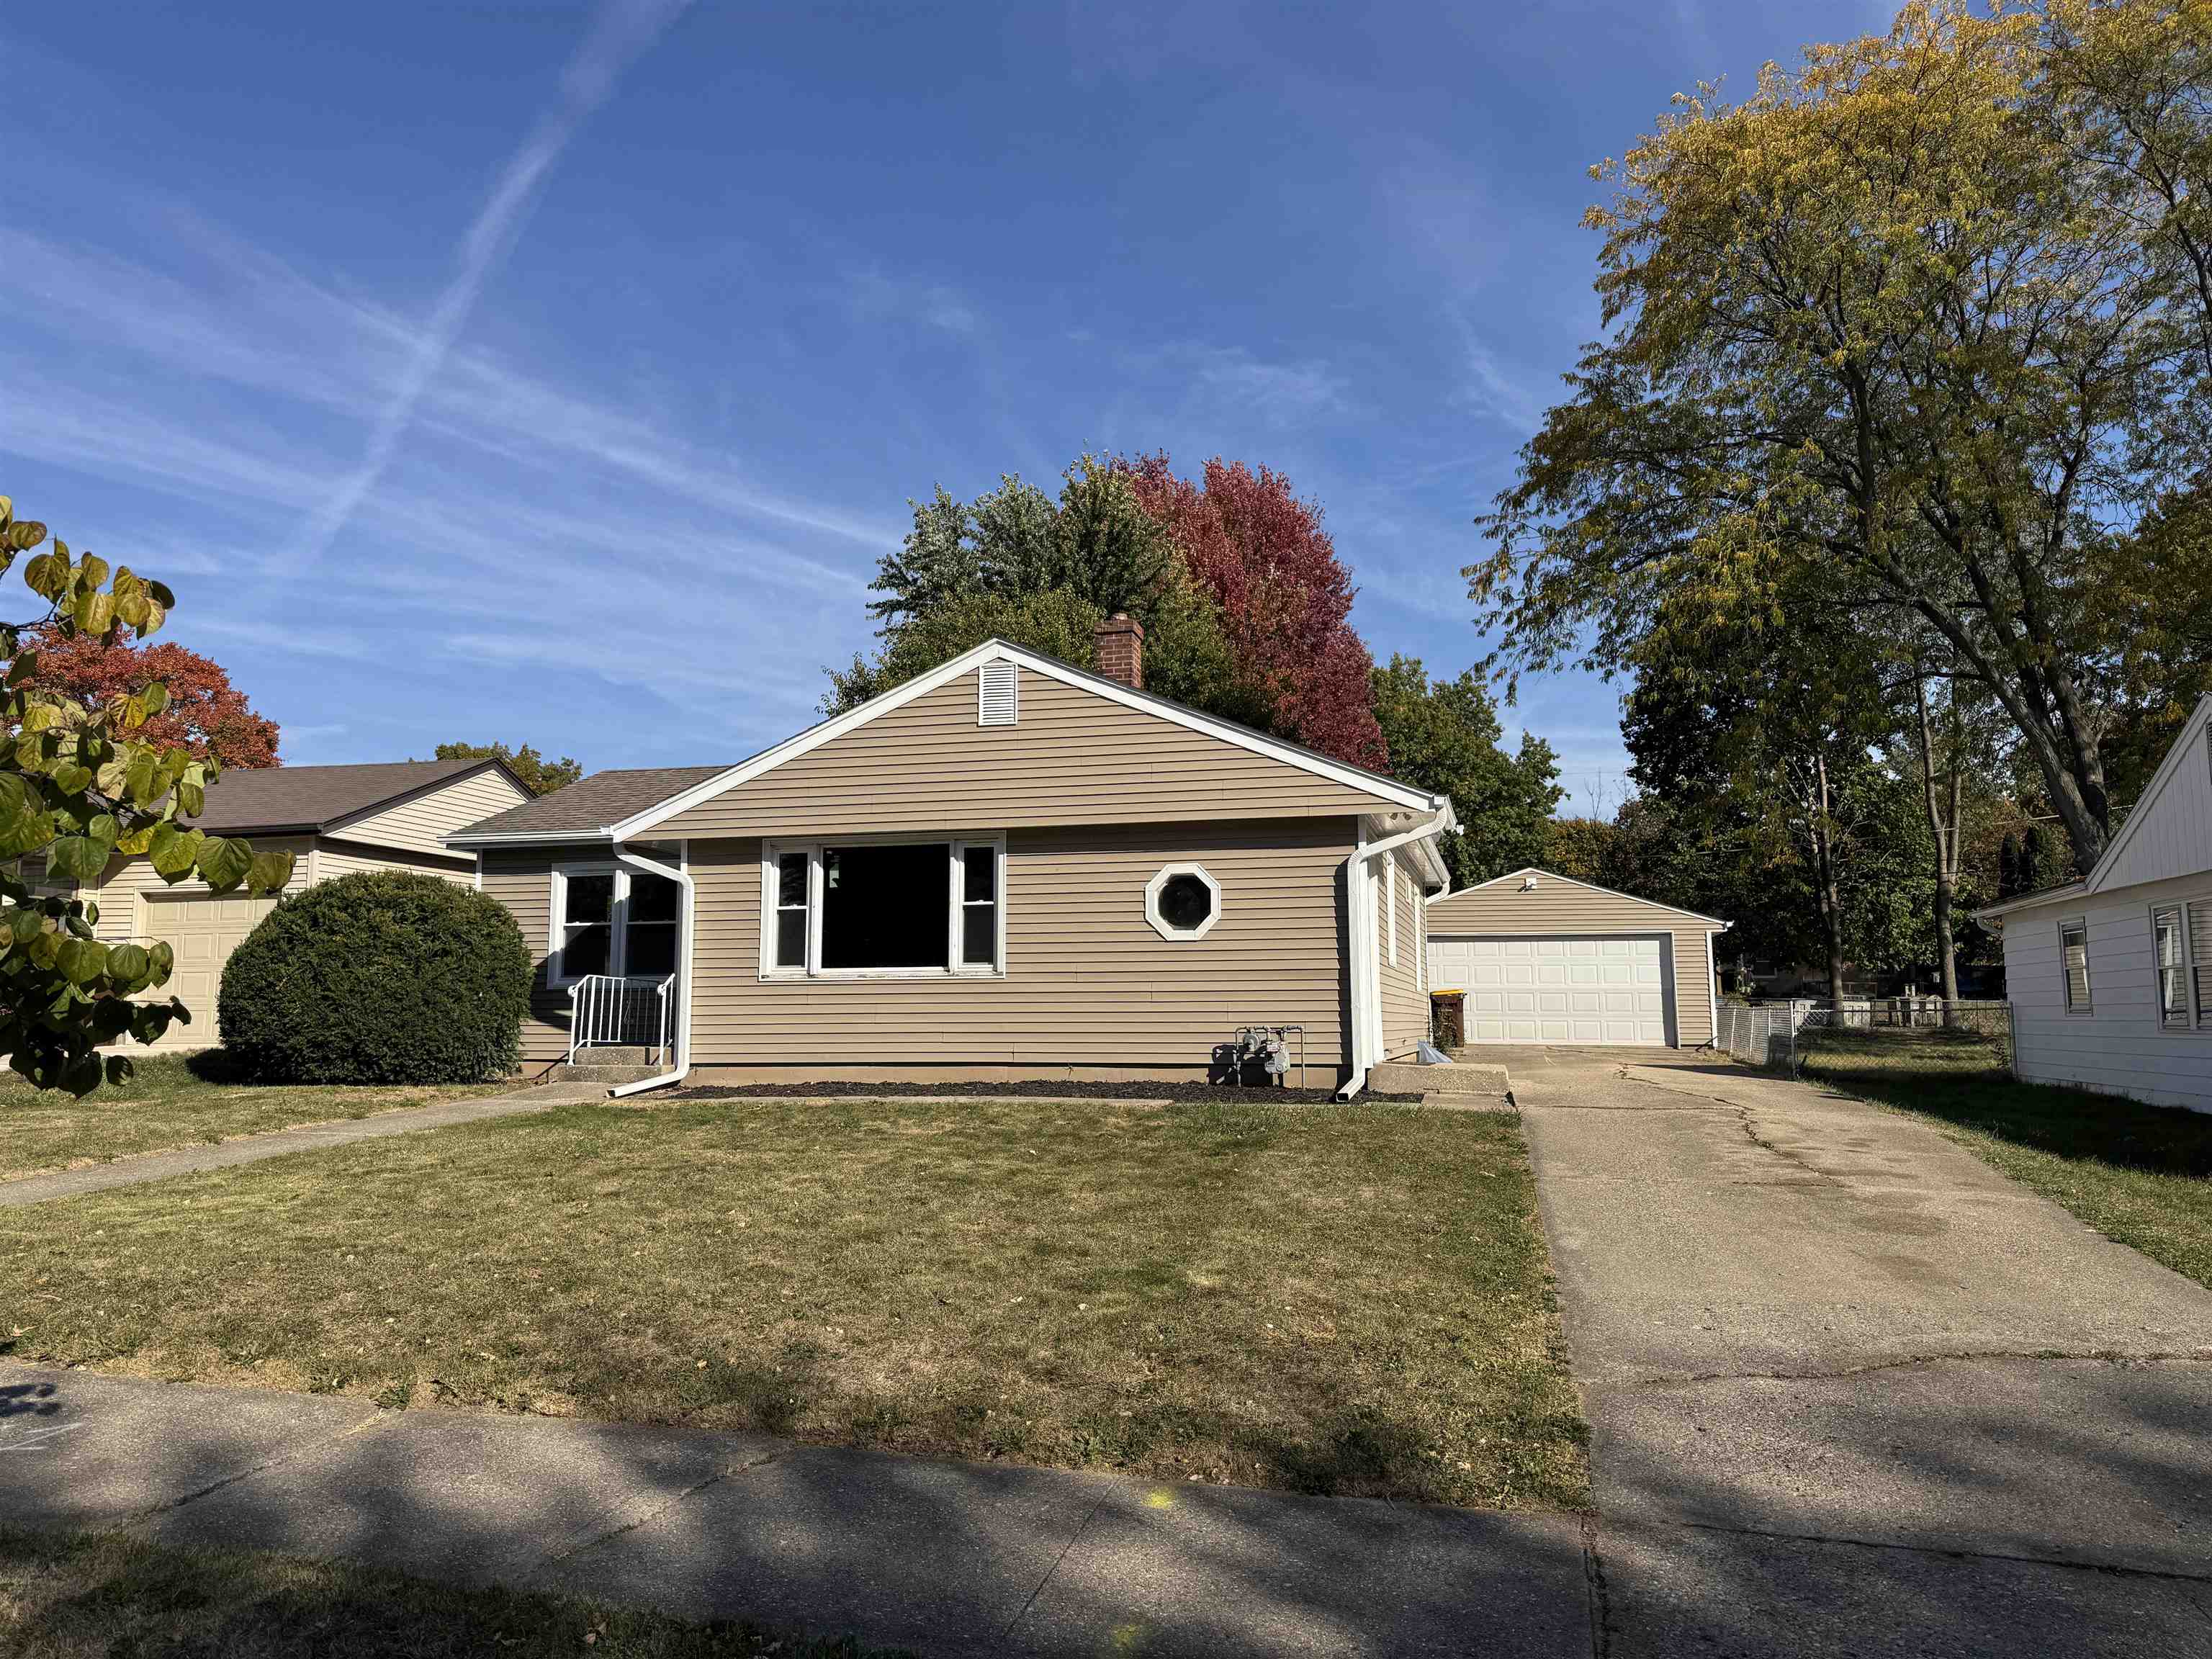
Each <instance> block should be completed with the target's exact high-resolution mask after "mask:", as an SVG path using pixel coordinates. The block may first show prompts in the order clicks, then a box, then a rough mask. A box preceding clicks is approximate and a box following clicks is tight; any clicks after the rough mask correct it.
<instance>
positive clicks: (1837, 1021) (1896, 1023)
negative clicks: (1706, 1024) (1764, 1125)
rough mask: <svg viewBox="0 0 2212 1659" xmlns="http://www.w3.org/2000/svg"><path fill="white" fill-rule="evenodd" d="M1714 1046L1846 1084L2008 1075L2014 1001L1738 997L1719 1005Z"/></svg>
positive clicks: (1758, 1062)
mask: <svg viewBox="0 0 2212 1659" xmlns="http://www.w3.org/2000/svg"><path fill="white" fill-rule="evenodd" d="M1718 1012H1719V1018H1718V1020H1717V1026H1718V1030H1717V1033H1716V1035H1715V1039H1714V1041H1715V1042H1716V1044H1717V1046H1718V1047H1720V1048H1724V1049H1726V1050H1727V1051H1728V1052H1729V1054H1733V1055H1735V1058H1737V1059H1738V1060H1745V1061H1747V1062H1748V1063H1749V1064H1751V1065H1753V1066H1769V1067H1771V1068H1772V1069H1774V1070H1776V1071H1783V1072H1787V1073H1790V1076H1792V1077H1817V1078H1822V1079H1827V1080H1829V1081H1832V1082H1838V1083H1848V1082H1850V1081H1852V1080H1853V1079H1880V1078H1888V1079H1899V1080H1904V1079H1910V1078H1912V1077H1916V1076H1917V1077H1945V1078H1963V1077H2007V1076H2009V1075H2010V1074H2011V1073H2012V1060H2013V1032H2012V1005H2011V1004H2010V1003H2008V1002H1953V1003H1948V1004H1947V1003H1945V1002H1944V1001H1943V1000H1942V999H1941V998H1939V997H1874V998H1869V999H1867V1000H1861V1001H1850V1000H1847V1001H1843V1002H1810V1001H1805V1000H1798V1001H1792V1002H1769V1003H1742V1002H1723V1004H1722V1005H1721V1006H1720V1009H1719V1011H1718Z"/></svg>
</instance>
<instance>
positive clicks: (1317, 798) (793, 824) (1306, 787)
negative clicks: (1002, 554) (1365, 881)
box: [652, 671, 1390, 837]
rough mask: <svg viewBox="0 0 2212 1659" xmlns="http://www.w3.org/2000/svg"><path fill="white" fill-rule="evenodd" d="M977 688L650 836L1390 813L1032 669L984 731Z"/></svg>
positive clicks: (917, 706) (905, 713)
mask: <svg viewBox="0 0 2212 1659" xmlns="http://www.w3.org/2000/svg"><path fill="white" fill-rule="evenodd" d="M975 690H976V688H975V675H974V674H973V673H968V674H963V675H962V676H961V677H960V678H957V679H955V680H952V681H951V682H949V683H948V684H945V685H941V686H939V687H938V688H937V690H934V691H932V692H929V693H928V694H927V695H926V696H921V697H917V698H916V699H915V701H914V702H910V703H908V704H907V705H906V706H905V707H904V708H895V709H893V710H891V711H890V713H889V714H883V715H879V716H878V717H877V718H876V719H875V720H871V721H870V722H868V724H866V726H860V727H858V728H857V729H855V730H854V731H851V732H847V733H845V735H843V736H842V737H840V738H835V739H833V740H831V741H830V742H829V743H826V744H823V746H822V747H821V748H819V749H817V750H813V751H812V752H811V753H810V754H805V755H802V756H800V757H798V758H797V759H795V760H790V761H787V762H785V763H783V764H782V765H781V766H779V767H777V768H775V769H774V770H773V771H770V772H767V773H764V774H763V775H761V776H760V777H757V778H756V779H754V780H753V781H751V782H750V783H747V784H744V785H741V786H740V787H738V788H736V789H733V790H732V791H730V792H728V793H726V794H722V795H719V796H716V797H715V798H714V799H712V800H708V801H703V802H702V803H700V804H699V805H696V806H694V807H692V808H691V809H690V811H685V812H683V813H679V814H678V816H677V817H673V818H671V819H670V820H668V822H666V823H663V824H659V825H657V826H656V827H655V828H654V829H653V832H652V833H653V835H654V836H694V837H697V836H763V835H764V836H805V835H825V834H826V835H849V834H856V833H863V832H866V831H870V830H874V829H880V828H882V827H883V826H884V824H886V823H895V824H896V825H898V826H899V827H900V828H902V829H963V828H972V827H974V826H975V825H976V824H978V823H990V824H995V825H998V826H1000V827H1002V828H1009V829H1011V828H1016V827H1022V826H1038V825H1078V824H1127V823H1186V822H1193V821H1199V822H1218V821H1220V820H1222V819H1224V818H1230V817H1240V818H1285V817H1346V816H1349V815H1351V814H1353V813H1359V812H1372V811H1378V810H1385V809H1386V808H1388V807H1389V805H1390V804H1389V803H1385V802H1383V801H1381V800H1379V799H1377V798H1376V797H1375V796H1373V795H1370V794H1367V793H1364V791H1360V790H1356V789H1352V788H1347V787H1345V786H1343V785H1341V784H1338V783H1334V782H1331V781H1328V779H1326V778H1320V777H1316V776H1315V775H1313V774H1312V773H1310V772H1306V771H1302V770H1300V769H1298V768H1297V767H1294V766H1290V765H1287V764H1285V763H1283V762H1281V761H1277V760H1271V759H1268V758H1267V757H1264V756H1261V755H1255V754H1252V753H1250V752H1249V751H1248V750H1242V749H1239V748H1237V746H1236V745H1235V744H1230V743H1227V742H1225V741H1223V740H1222V739H1221V738H1215V737H1209V736H1206V735H1205V734H1203V733H1201V732H1193V731H1190V730H1188V728H1186V727H1183V726H1177V725H1175V724H1174V723H1173V722H1171V721H1169V720H1163V719H1161V718H1159V717H1158V715H1155V714H1146V713H1143V712H1141V711H1139V710H1137V709H1133V708H1126V707H1124V706H1123V705H1121V704H1120V703H1117V702H1112V701H1110V700H1109V699H1108V698H1105V697H1103V696H1099V695H1098V694H1097V693H1096V692H1094V691H1087V690H1081V689H1079V688H1078V687H1075V686H1071V685H1064V684H1060V682H1059V681H1057V680H1052V679H1048V678H1045V677H1044V676H1043V675H1041V674H1036V673H1031V672H1028V671H1024V673H1023V675H1022V683H1021V720H1020V723H1019V724H1018V725H1014V726H978V725H977V724H976V723H975Z"/></svg>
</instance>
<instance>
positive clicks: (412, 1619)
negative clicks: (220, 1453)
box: [0, 1529, 889, 1659]
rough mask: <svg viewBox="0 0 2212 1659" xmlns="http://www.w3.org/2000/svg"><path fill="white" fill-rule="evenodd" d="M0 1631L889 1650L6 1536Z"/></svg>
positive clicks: (318, 1564)
mask: <svg viewBox="0 0 2212 1659" xmlns="http://www.w3.org/2000/svg"><path fill="white" fill-rule="evenodd" d="M0 1638H7V1640H8V1642H9V1650H10V1651H14V1652H29V1653H37V1654H41V1655H47V1656H53V1659H93V1656H94V1655H108V1654H117V1653H133V1654H164V1655H185V1654H192V1655H198V1654H208V1655H214V1654H224V1655H239V1656H249V1659H276V1656H278V1655H291V1654H305V1653H313V1654H319V1655H327V1656H331V1659H384V1656H392V1659H399V1656H403V1655H404V1656H408V1659H416V1656H422V1655H448V1654H450V1655H460V1654H477V1653H499V1654H502V1655H530V1654H546V1655H551V1654H562V1655H567V1654H574V1653H578V1652H592V1653H594V1654H607V1655H641V1656H642V1655H652V1656H655V1659H690V1656H705V1655H717V1656H719V1655H725V1654H728V1655H744V1656H757V1655H759V1654H762V1653H780V1654H782V1655H784V1656H787V1659H866V1656H867V1655H871V1654H879V1653H880V1654H884V1656H885V1659H889V1654H888V1651H887V1650H878V1649H866V1648H862V1647H861V1646H860V1645H859V1644H858V1643H856V1642H854V1640H852V1639H851V1638H842V1639H836V1640H827V1641H825V1640H819V1639H813V1640H810V1639H808V1638H805V1637H802V1636H798V1635H795V1634H793V1632H787V1631H786V1632H778V1631H775V1630H771V1629H767V1628H763V1627H762V1626H755V1625H750V1624H744V1623H734V1622H716V1623H711V1624H691V1623H688V1622H686V1621H684V1620H677V1619H672V1618H670V1617H668V1616H666V1615H665V1614H662V1613H652V1612H647V1611H644V1610H641V1609H636V1608H624V1607H609V1606H606V1605H604V1604H601V1603H598V1602H592V1601H582V1600H580V1599H576V1598H572V1597H569V1596H565V1595H546V1594H538V1593H532V1592H526V1591H518V1590H509V1589H486V1588H460V1587H456V1586H451V1585H444V1584H434V1583H427V1582H425V1581H423V1580H422V1579H418V1578H412V1577H405V1576H403V1575H401V1574H398V1573H393V1572H385V1571H376V1570H374V1569H371V1568H367V1567H361V1566H354V1565H347V1564H343V1563H340V1562H334V1561H310V1560H303V1559H296V1558H293V1557H288V1556H281V1555H259V1554H245V1553H198V1552H197V1551H185V1550H173V1549H166V1548H161V1547H155V1546H152V1545H149V1544H143V1543H139V1542H136V1541H126V1540H124V1539H122V1538H119V1537H114V1536H107V1537H82V1536H68V1535H63V1536H47V1535H42V1534H35V1533H27V1532H16V1531H10V1530H5V1529H0ZM15 1644H21V1645H15Z"/></svg>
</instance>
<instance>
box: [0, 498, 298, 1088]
mask: <svg viewBox="0 0 2212 1659" xmlns="http://www.w3.org/2000/svg"><path fill="white" fill-rule="evenodd" d="M46 539H47V537H46V526H45V525H43V524H40V523H38V522H36V521H34V520H23V519H17V518H16V517H15V504H14V503H13V502H12V501H9V500H8V498H7V497H5V496H0V573H4V572H5V571H6V570H7V569H8V568H9V567H10V566H12V565H13V564H14V563H15V561H16V560H17V559H18V558H20V557H21V556H23V555H24V554H27V553H29V554H33V557H31V558H30V559H29V560H28V561H27V562H26V563H25V564H24V567H23V580H24V581H25V583H26V584H27V586H29V588H30V590H31V592H33V593H34V594H36V595H37V596H38V597H39V598H40V599H42V600H43V601H45V602H46V605H47V606H48V607H49V608H48V611H47V612H46V616H45V617H43V618H41V619H40V623H39V624H34V625H36V626H40V627H41V628H42V637H46V638H52V639H58V640H63V641H67V640H70V639H73V638H78V637H89V638H94V639H100V640H106V641H115V640H118V639H120V638H121V637H122V636H123V635H124V634H125V632H126V631H128V632H130V633H131V634H134V635H137V637H138V638H140V639H144V638H145V637H146V636H147V635H150V634H152V633H153V632H154V631H155V629H158V628H160V627H161V624H162V623H163V621H164V620H166V619H167V616H168V613H169V611H170V609H171V607H172V606H173V605H175V603H176V599H175V597H174V596H173V594H172V593H171V592H169V590H168V589H167V587H165V586H162V585H161V583H160V582H157V581H150V580H148V579H147V578H145V577H143V576H141V575H139V574H137V573H136V572H135V571H133V570H131V568H129V567H128V566H118V567H114V568H112V569H111V568H110V566H109V565H108V563H107V562H106V560H105V559H101V558H98V557H96V556H94V555H92V554H90V553H85V554H82V555H77V556H72V555H71V554H70V550H69V548H68V546H67V544H64V542H63V541H62V540H61V539H60V538H58V537H57V538H54V540H53V544H52V547H51V548H50V549H49V550H47V551H46V552H43V553H40V552H37V551H36V550H37V549H39V548H40V547H41V546H43V545H45V544H46ZM26 631H27V630H26V629H24V628H23V627H21V626H19V625H17V624H15V623H0V653H4V654H5V655H6V657H7V659H8V667H7V671H6V674H5V677H4V679H0V719H4V720H5V722H6V726H7V728H8V731H9V733H10V735H11V738H12V742H11V743H10V745H9V749H8V750H7V753H6V757H5V759H4V761H0V860H11V861H13V862H12V863H11V866H10V867H11V868H12V869H13V870H15V871H17V872H20V871H21V867H22V866H21V860H24V859H25V858H27V857H33V856H35V857H38V858H40V859H41V860H43V861H44V864H45V867H46V878H47V880H46V884H53V883H70V884H84V883H90V882H95V881H98V880H99V879H100V876H101V875H102V873H103V872H105V871H106V868H107V865H108V861H109V860H111V859H113V858H116V857H118V856H131V855H136V854H144V855H145V856H146V858H147V860H149V862H150V863H151V864H152V866H153V867H154V870H155V873H157V874H158V875H160V876H161V878H162V880H164V881H166V882H170V883H176V882H180V881H185V880H187V879H190V878H193V877H197V878H199V879H201V880H202V881H204V882H205V883H206V884H208V886H209V887H210V888H211V889H213V890H215V891H216V892H218V893H226V892H230V891H233V890H236V889H238V888H240V887H241V886H242V887H244V888H245V889H246V890H247V891H249V892H255V893H262V892H273V891H276V890H278V889H280V888H282V887H283V885H284V883H285V881H286V880H287V879H288V878H289V877H290V875H291V872H292V855H291V854H289V853H265V852H264V853H257V852H255V851H254V850H253V849H252V848H251V847H249V846H247V845H246V842H243V841H239V840H235V839H232V838H229V837H226V836H210V835H209V834H207V833H206V832H205V831H204V830H200V829H187V828H185V825H184V824H183V823H180V822H179V820H180V819H185V818H190V817H193V816H195V815H197V813H198V812H199V811H201V810H202V809H203V807H204V805H205V791H206V787H207V785H208V783H209V782H210V781H211V780H212V779H213V778H214V777H215V776H216V771H217V766H216V763H215V762H213V761H210V760H197V759H194V758H193V757H192V755H191V751H190V750H188V749H185V748H184V747H182V746H179V745H174V744H167V745H165V744H158V743H154V742H150V741H149V740H148V739H147V738H146V737H145V735H144V733H145V731H146V727H147V723H148V722H149V720H154V719H155V718H156V717H157V716H159V715H160V714H161V712H162V711H163V710H164V709H165V708H167V707H168V705H169V696H168V691H167V688H166V687H164V686H163V685H162V684H161V683H160V682H158V681H155V682H152V683H149V684H147V685H145V686H143V687H142V688H140V689H139V690H136V691H134V692H132V693H131V695H129V696H124V697H118V698H110V699H106V700H103V701H101V702H98V703H96V704H94V703H88V702H84V701H81V700H79V699H77V698H76V697H74V696H70V695H69V694H67V693H65V692H63V691H58V690H52V689H51V688H40V687H38V686H37V684H36V679H37V675H38V659H37V653H35V652H33V651H32V650H29V649H27V648H26V647H25V645H24V635H25V633H26ZM46 884H42V885H46ZM98 920H99V908H98V907H97V906H96V905H95V904H94V903H92V902H88V901H87V900H83V899H79V898H74V897H70V898H64V897H62V896H58V895H56V894H53V893H52V892H46V893H41V892H39V891H35V890H33V887H32V886H31V884H29V883H27V882H26V881H24V880H23V879H22V878H21V876H20V874H9V875H6V876H0V1045H4V1048H5V1050H6V1053H7V1055H8V1062H9V1066H12V1067H13V1068H14V1069H15V1071H16V1072H17V1073H20V1074H21V1075H22V1076H23V1077H25V1078H27V1079H29V1080H30V1081H31V1082H32V1083H33V1084H35V1085H37V1086H39V1087H40V1088H42V1089H47V1088H59V1089H66V1090H68V1091H70V1092H71V1093H73V1094H78V1095H83V1094H88V1093H90V1092H91V1091H93V1090H94V1089H95V1088H97V1087H99V1085H100V1081H101V1079H102V1077H103V1076H105V1077H106V1078H107V1079H110V1080H113V1081H120V1080H121V1079H123V1078H124V1077H125V1076H127V1075H129V1073H130V1071H131V1061H130V1060H129V1058H128V1057H127V1056H125V1055H123V1054H113V1055H110V1056H108V1057H107V1059H106V1061H105V1064H104V1066H103V1062H102V1060H101V1057H100V1054H99V1052H98V1050H99V1047H100V1045H101V1044H103V1043H112V1042H118V1041H119V1040H120V1039H122V1038H124V1037H126V1036H127V1037H132V1038H135V1039H137V1041H139V1042H154V1041H155V1039H157V1038H158V1037H160V1036H161V1035H162V1033H163V1032H165V1031H166V1030H168V1028H169V1025H170V1024H171V1023H172V1022H173V1021H174V1020H177V1019H189V1018H191V1014H190V1012H188V1011H187V1010H186V1009H185V1006H184V1005H183V1004H182V1003H180V1002H179V1001H178V1000H176V999H175V998H174V997H171V998H169V999H168V1000H167V1001H166V1002H157V1001H154V1000H150V999H149V998H148V996H147V994H148V993H149V992H151V991H154V990H156V989H158V988H159V987H161V986H162V985H164V984H166V983H167V981H168V978H169V974H170V969H171V968H172V966H173V963H174V955H173V952H172V951H171V950H170V947H169V946H168V945H167V944H166V943H156V944H153V945H138V944H127V945H108V944H104V943H102V942H101V941H100V939H96V938H94V923H95V922H96V921H98Z"/></svg>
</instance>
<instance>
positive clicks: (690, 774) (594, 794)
mask: <svg viewBox="0 0 2212 1659" xmlns="http://www.w3.org/2000/svg"><path fill="white" fill-rule="evenodd" d="M728 770H729V768H728V767H727V766H640V767H623V768H616V769H612V770H610V771H605V772H594V773H592V775H591V776H589V777H587V778H579V779H577V780H576V781H575V782H574V783H572V784H570V785H569V786H568V787H567V788H566V789H556V790H555V791H554V792H553V793H551V794H550V795H540V796H538V799H535V800H527V801H525V802H523V803H522V805H520V806H510V807H508V808H507V811H504V812H495V813H494V814H493V815H492V816H491V817H488V818H485V819H483V820H482V821H481V822H479V823H472V824H471V825H469V827H468V828H467V829H458V830H455V831H454V832H453V836H450V837H448V839H449V840H461V841H466V840H471V839H473V838H475V837H476V836H544V835H559V834H562V833H564V832H567V831H570V830H573V831H574V832H576V833H578V834H580V835H597V834H598V833H599V831H600V830H601V829H605V828H606V827H607V825H609V824H611V823H621V822H622V821H623V819H624V818H627V817H635V815H636V814H638V813H640V812H642V811H645V809H646V808H647V807H648V806H656V805H659V803H661V802H662V801H665V800H666V799H668V798H669V797H670V796H671V795H676V794H681V793H683V792H684V790H686V789H689V788H690V787H691V786H692V785H693V784H695V783H703V782H705V781H707V780H708V778H711V777H714V775H717V774H718V773H722V772H726V771H728Z"/></svg>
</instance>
